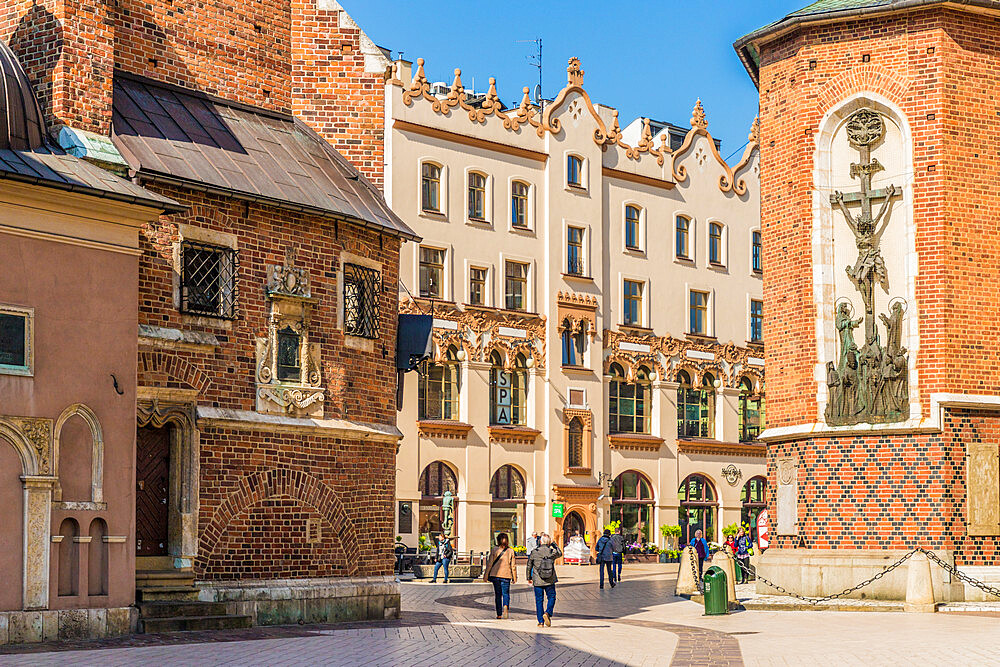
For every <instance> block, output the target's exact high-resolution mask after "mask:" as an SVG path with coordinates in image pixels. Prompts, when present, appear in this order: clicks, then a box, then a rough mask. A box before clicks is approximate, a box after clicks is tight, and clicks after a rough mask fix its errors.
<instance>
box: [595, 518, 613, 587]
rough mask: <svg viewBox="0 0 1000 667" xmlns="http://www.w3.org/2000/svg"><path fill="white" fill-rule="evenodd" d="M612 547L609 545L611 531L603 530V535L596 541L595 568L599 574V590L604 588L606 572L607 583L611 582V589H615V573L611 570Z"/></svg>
mask: <svg viewBox="0 0 1000 667" xmlns="http://www.w3.org/2000/svg"><path fill="white" fill-rule="evenodd" d="M614 553H615V552H614V547H612V545H611V531H610V530H608V529H607V528H605V529H604V535H602V536H601V539H599V540H597V567H598V572H600V573H601V588H602V589H603V588H604V571H605V570H607V571H608V581H610V582H611V588H614V587H615V571H614V569H613V568H612V564H613V563H614V560H615V557H614Z"/></svg>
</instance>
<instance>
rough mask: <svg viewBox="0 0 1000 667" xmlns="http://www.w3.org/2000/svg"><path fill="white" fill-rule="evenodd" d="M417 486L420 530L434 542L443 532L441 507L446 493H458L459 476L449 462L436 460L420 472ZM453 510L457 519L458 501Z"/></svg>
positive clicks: (427, 538)
mask: <svg viewBox="0 0 1000 667" xmlns="http://www.w3.org/2000/svg"><path fill="white" fill-rule="evenodd" d="M417 487H418V489H419V491H420V511H419V516H418V521H419V522H420V525H419V527H418V528H419V532H420V535H421V536H423V537H424V538H425V539H426V540H428V541H429V542H433V541H434V539H435V538H436V537H437V535H439V534H441V532H442V531H441V508H442V505H443V501H444V497H445V494H446V493H449V494H451V495H452V496H453V497H454V496H456V495H458V477H457V475H455V471H454V470H452V469H451V467H449V466H448V464H446V463H444V462H442V461H434V462H433V463H431V464H430V465H428V466H427V467H426V468H424V470H423V472H421V473H420V480H419V481H418V482H417ZM452 511H453V512H454V513H455V519H457V518H458V516H457V515H458V503H454V504H453V505H452ZM456 525H457V524H456ZM453 530H454V529H453Z"/></svg>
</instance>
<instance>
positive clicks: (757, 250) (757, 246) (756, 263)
mask: <svg viewBox="0 0 1000 667" xmlns="http://www.w3.org/2000/svg"><path fill="white" fill-rule="evenodd" d="M752 244H753V247H752V249H751V251H750V261H751V262H752V265H753V272H754V273H763V272H764V261H763V257H762V253H763V248H762V246H761V242H760V232H754V233H753V241H752Z"/></svg>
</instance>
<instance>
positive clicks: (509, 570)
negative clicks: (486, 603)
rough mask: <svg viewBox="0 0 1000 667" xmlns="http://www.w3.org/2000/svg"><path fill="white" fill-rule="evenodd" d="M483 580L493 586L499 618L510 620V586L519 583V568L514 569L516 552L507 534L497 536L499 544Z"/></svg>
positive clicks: (489, 560)
mask: <svg viewBox="0 0 1000 667" xmlns="http://www.w3.org/2000/svg"><path fill="white" fill-rule="evenodd" d="M483 580H484V581H488V582H490V583H491V584H493V601H494V603H495V605H496V608H497V618H509V617H510V585H511V584H513V583H516V582H517V568H515V567H514V550H513V549H511V548H510V538H509V537H507V533H500V534H498V535H497V544H496V546H495V547H493V549H492V550H491V551H490V557H489V558H488V559H487V560H486V567H485V568H484V569H483Z"/></svg>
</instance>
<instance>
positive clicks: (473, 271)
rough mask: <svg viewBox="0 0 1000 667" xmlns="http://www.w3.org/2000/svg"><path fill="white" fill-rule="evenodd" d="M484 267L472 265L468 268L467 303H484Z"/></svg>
mask: <svg viewBox="0 0 1000 667" xmlns="http://www.w3.org/2000/svg"><path fill="white" fill-rule="evenodd" d="M487 275H488V271H487V270H486V269H482V268H479V267H477V266H473V267H471V268H470V269H469V305H472V306H485V305H486V276H487Z"/></svg>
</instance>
